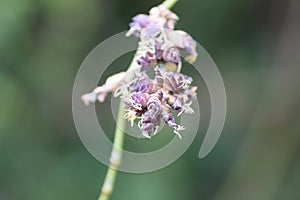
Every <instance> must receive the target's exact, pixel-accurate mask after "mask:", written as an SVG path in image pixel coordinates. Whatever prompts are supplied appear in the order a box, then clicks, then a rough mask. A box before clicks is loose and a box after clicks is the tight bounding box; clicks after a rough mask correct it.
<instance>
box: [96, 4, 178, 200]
mask: <svg viewBox="0 0 300 200" xmlns="http://www.w3.org/2000/svg"><path fill="white" fill-rule="evenodd" d="M177 1H178V0H165V1H164V2H163V3H162V4H163V5H165V6H166V7H167V8H168V9H171V8H172V7H173V6H174V5H175V3H176V2H177ZM134 66H135V62H134V59H133V61H132V62H131V64H130V66H129V68H128V70H127V71H129V70H131V69H132V68H134ZM124 114H125V109H124V104H123V102H122V101H120V105H119V112H118V118H117V126H116V129H115V138H114V143H113V149H112V152H111V156H110V164H109V168H108V170H107V172H106V175H105V179H104V183H103V186H102V189H101V194H100V196H99V198H98V200H108V199H109V198H110V195H111V194H112V192H113V189H114V183H115V180H116V175H117V170H118V167H119V165H120V164H121V159H122V149H123V145H124V136H125V134H124V133H123V130H124V129H125V128H126V121H125V120H124Z"/></svg>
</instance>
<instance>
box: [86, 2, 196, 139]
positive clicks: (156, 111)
mask: <svg viewBox="0 0 300 200" xmlns="http://www.w3.org/2000/svg"><path fill="white" fill-rule="evenodd" d="M132 20H133V22H131V23H130V30H129V31H128V32H127V34H126V36H131V35H134V36H136V37H139V38H140V42H139V47H138V50H137V53H136V55H135V57H134V62H135V64H136V65H137V66H138V68H135V70H134V72H133V73H132V72H131V71H127V72H121V73H118V74H116V75H113V76H111V77H109V78H108V79H107V81H106V83H105V84H104V85H102V86H100V87H97V88H96V89H95V90H93V91H92V92H91V93H88V94H85V95H83V96H82V99H83V101H84V102H85V104H87V105H88V104H89V103H91V102H95V101H97V100H98V101H100V102H102V101H104V98H105V96H106V95H107V93H108V92H115V96H121V98H122V100H123V102H124V104H125V107H126V114H125V116H124V117H125V118H126V119H128V120H129V121H130V122H131V125H132V126H133V124H134V121H135V120H136V119H138V120H139V121H138V123H137V124H138V126H139V128H140V130H141V133H142V136H144V137H146V138H151V137H152V136H153V135H155V134H156V133H157V130H158V128H159V126H160V123H161V121H164V122H165V123H166V124H167V125H168V126H169V127H171V128H172V129H173V132H174V133H175V134H176V135H178V136H179V137H180V138H181V135H180V133H179V131H181V130H183V129H184V127H183V126H181V125H179V124H177V123H176V122H175V118H174V116H173V113H172V111H173V110H174V111H177V112H178V116H179V115H181V114H182V113H187V114H192V113H193V110H192V108H191V107H190V105H191V103H192V101H193V100H195V99H196V97H197V95H196V90H197V87H192V86H191V83H192V81H193V80H192V78H191V77H189V76H186V75H184V74H181V73H180V71H181V67H182V59H181V58H182V57H184V59H185V60H186V61H188V62H190V63H193V62H194V61H195V60H196V58H197V52H196V42H195V41H194V40H193V39H192V37H191V36H190V35H189V34H188V33H186V32H184V31H180V30H174V27H175V23H176V21H177V20H178V16H177V15H176V14H174V13H173V12H171V11H170V10H168V9H167V8H166V7H165V6H164V5H159V6H157V7H154V8H152V9H151V10H150V12H149V15H145V14H139V15H137V16H135V17H134V18H133V19H132ZM183 54H185V56H183ZM153 71H154V78H153V79H151V78H150V75H149V74H151V72H153Z"/></svg>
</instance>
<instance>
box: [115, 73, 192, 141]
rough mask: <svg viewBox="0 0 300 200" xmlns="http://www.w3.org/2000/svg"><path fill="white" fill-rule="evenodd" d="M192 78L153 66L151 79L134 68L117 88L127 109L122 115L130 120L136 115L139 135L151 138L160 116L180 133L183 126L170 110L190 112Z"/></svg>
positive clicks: (132, 120) (180, 112) (117, 92)
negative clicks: (130, 79) (153, 72)
mask: <svg viewBox="0 0 300 200" xmlns="http://www.w3.org/2000/svg"><path fill="white" fill-rule="evenodd" d="M192 81H193V80H192V78H191V77H188V76H186V75H184V74H181V73H179V72H174V71H168V72H166V71H163V70H161V69H160V68H159V67H156V68H155V77H154V79H153V80H152V79H150V77H149V76H148V75H147V74H146V72H136V73H135V74H134V78H133V80H132V81H130V82H127V83H123V84H121V85H120V86H119V88H118V90H116V95H121V98H122V99H123V102H124V103H125V107H126V109H127V111H126V114H125V118H126V119H128V120H129V121H131V125H133V122H134V120H135V119H137V118H139V119H140V120H139V122H138V126H139V128H140V129H141V132H142V135H143V136H144V137H146V138H151V137H152V136H153V135H155V134H156V132H157V129H158V127H159V125H160V121H161V119H162V120H163V121H164V122H165V123H167V124H168V125H169V126H170V127H171V128H172V129H173V131H174V133H176V134H177V135H178V136H179V137H181V136H180V134H179V131H180V130H183V129H184V127H183V126H181V125H179V124H176V122H175V118H174V116H173V114H172V110H177V111H179V113H178V116H179V115H181V114H182V113H188V114H192V113H193V109H192V108H191V107H190V104H191V101H192V100H194V99H196V89H197V88H196V87H191V86H190V84H191V83H192Z"/></svg>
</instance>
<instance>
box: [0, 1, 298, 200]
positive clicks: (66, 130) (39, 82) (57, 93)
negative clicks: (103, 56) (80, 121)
mask: <svg viewBox="0 0 300 200" xmlns="http://www.w3.org/2000/svg"><path fill="white" fill-rule="evenodd" d="M160 2H161V1H158V0H155V1H146V0H111V1H109V0H102V1H101V0H85V1H74V0H22V1H21V0H0V99H1V103H0V199H1V200H60V199H61V200H69V199H70V200H82V199H84V200H89V199H90V200H94V199H97V196H98V194H99V192H100V187H101V185H102V181H103V178H104V175H105V172H106V166H104V165H102V164H101V163H100V162H98V161H97V160H96V159H95V158H93V157H92V156H91V155H90V154H89V152H88V151H87V150H86V149H85V147H84V146H83V144H82V143H81V141H80V139H79V137H78V135H77V132H76V129H75V126H74V122H73V118H72V110H71V105H72V101H71V95H72V86H73V81H74V78H75V75H76V72H77V70H78V69H79V67H80V64H81V63H82V61H83V60H84V58H85V57H86V55H87V54H88V53H89V52H90V51H91V50H92V49H93V48H94V47H95V46H96V45H98V44H99V43H100V42H101V41H103V40H105V39H106V38H108V37H109V36H111V35H113V34H116V33H119V32H121V31H124V30H126V29H127V28H128V23H129V22H130V20H131V17H133V16H134V15H136V14H138V13H146V12H147V11H148V10H149V9H150V8H151V7H153V6H155V5H157V4H159V3H160ZM299 8H300V4H299V1H297V0H287V1H285V0H274V1H271V0H252V1H251V0H245V1H239V0H222V1H221V0H219V1H211V0H179V2H178V3H177V5H176V6H175V7H174V9H173V10H174V12H176V13H177V14H178V15H179V17H180V19H181V20H180V21H179V23H178V24H177V29H183V30H186V31H188V32H189V33H190V34H191V35H192V36H193V37H194V38H195V40H197V41H198V42H199V43H200V44H201V45H202V46H203V47H204V48H205V49H206V50H207V51H208V52H209V53H210V55H211V56H212V58H213V59H214V60H215V62H216V64H217V66H218V67H219V70H220V72H221V73H222V76H223V79H224V83H225V86H226V92H227V98H228V111H227V119H226V124H225V127H224V131H223V133H222V136H221V138H220V140H219V142H218V144H217V145H216V147H215V148H214V150H213V151H212V152H211V153H210V154H209V156H208V157H206V158H205V159H202V160H200V159H198V151H199V148H200V146H201V143H202V141H203V138H204V134H205V130H206V129H207V126H208V122H209V119H210V101H209V94H208V92H207V89H206V86H205V83H204V82H203V80H202V79H201V77H200V76H197V77H196V78H194V79H196V80H197V81H198V83H200V84H199V91H198V93H199V94H198V96H199V98H200V102H201V103H200V106H201V121H200V129H199V133H198V136H197V137H196V139H195V141H194V143H193V145H192V146H191V147H190V148H189V149H188V151H187V152H185V154H184V155H183V156H182V157H181V158H180V159H179V160H177V161H176V162H175V163H173V164H172V165H170V166H168V167H166V168H164V169H162V170H159V171H156V172H152V173H147V174H127V173H122V172H121V173H119V174H118V177H117V182H116V187H115V190H114V193H113V195H112V199H113V200H121V199H130V200H141V199H142V200H153V199H161V200H182V199H191V200H198V199H205V200H209V199H216V200H282V199H284V200H298V199H300V192H299V186H300V159H299V153H300V140H299V139H300V135H299V132H300V126H299V121H300V115H299V113H300V104H299V100H300V93H299V91H300V90H299V88H300V80H299V74H300V68H299V63H300V61H299V55H298V54H299V52H300V45H299V35H300V29H299V25H300V23H299V21H300V20H299V19H300V17H299V13H300V9H299ZM298 33H299V34H298ZM116 48H117V47H116ZM131 56H132V55H131ZM199 59H201V55H199ZM129 62H130V58H124V59H123V60H122V59H121V60H119V61H116V65H114V66H111V68H112V69H109V70H108V71H107V72H106V75H111V74H112V72H117V71H120V70H124V69H126V68H127V66H128V64H129ZM99 67H101V63H99ZM189 67H190V66H189ZM189 67H186V68H185V69H184V70H185V72H186V73H187V74H189V75H191V76H193V72H194V71H193V69H192V68H189ZM195 76H196V75H195ZM100 82H101V80H100ZM91 89H92V88H91ZM87 92H88V91H87ZM107 105H109V102H105V103H104V104H101V105H97V109H98V111H99V113H98V114H99V119H100V120H103V121H101V123H103V124H105V125H106V128H105V129H107V130H108V131H109V130H110V131H111V130H114V126H115V124H114V121H113V118H112V116H111V114H110V113H111V111H110V108H109V106H107ZM103 113H108V115H107V116H108V117H103V116H104V115H103ZM109 134H110V133H109ZM111 134H113V133H111ZM163 134H166V135H168V134H170V133H169V132H168V131H165V132H164V133H163ZM170 135H171V134H170ZM110 137H112V135H110ZM167 137H169V136H167ZM170 137H171V136H170ZM183 137H184V136H183ZM167 139H168V138H167ZM154 141H155V140H154ZM156 141H158V140H157V139H156ZM139 142H140V141H139V140H137V139H132V138H131V139H130V138H127V137H126V141H125V143H126V144H125V145H126V148H127V149H132V146H133V145H136V144H139ZM143 143H145V141H143V142H142V143H140V144H143ZM152 143H153V142H152ZM161 145H163V144H161V142H159V141H158V143H157V144H153V146H152V147H153V148H154V147H155V148H158V147H157V146H161ZM138 148H139V151H146V150H145V149H143V145H138ZM145 148H149V147H145Z"/></svg>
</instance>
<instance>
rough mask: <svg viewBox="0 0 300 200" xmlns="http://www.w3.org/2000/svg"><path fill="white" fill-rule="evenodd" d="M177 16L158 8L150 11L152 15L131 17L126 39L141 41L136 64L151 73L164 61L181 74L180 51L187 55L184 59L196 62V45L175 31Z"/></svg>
mask: <svg viewBox="0 0 300 200" xmlns="http://www.w3.org/2000/svg"><path fill="white" fill-rule="evenodd" d="M178 19H179V18H178V16H177V15H176V14H175V13H173V12H171V11H170V10H168V9H167V8H166V7H165V6H164V5H159V6H157V7H154V8H152V9H151V10H150V12H149V15H145V14H139V15H137V16H135V17H133V18H132V20H133V22H131V23H130V30H129V31H128V32H127V34H126V35H127V36H130V35H134V36H136V37H139V38H140V40H141V41H140V42H139V49H138V51H137V54H136V57H137V59H136V60H137V63H138V64H139V65H141V67H142V69H144V70H149V69H151V68H153V66H156V65H157V63H161V62H165V63H166V64H167V65H169V66H174V65H175V66H176V67H177V71H180V69H181V65H182V61H181V53H180V51H184V52H185V53H186V54H187V55H186V56H185V59H186V60H187V61H188V62H190V63H193V62H194V61H195V60H196V58H197V52H196V42H195V41H194V40H193V39H192V37H191V36H190V35H189V34H188V33H186V32H184V31H181V30H174V27H175V23H176V21H177V20H178Z"/></svg>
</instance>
